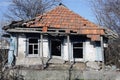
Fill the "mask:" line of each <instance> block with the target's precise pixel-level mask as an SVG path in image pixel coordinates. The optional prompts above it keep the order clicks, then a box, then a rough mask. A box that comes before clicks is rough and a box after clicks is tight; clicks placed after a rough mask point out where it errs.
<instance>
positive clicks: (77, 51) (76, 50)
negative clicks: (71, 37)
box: [73, 43, 83, 59]
mask: <svg viewBox="0 0 120 80" xmlns="http://www.w3.org/2000/svg"><path fill="white" fill-rule="evenodd" d="M73 58H75V59H80V58H83V43H73Z"/></svg>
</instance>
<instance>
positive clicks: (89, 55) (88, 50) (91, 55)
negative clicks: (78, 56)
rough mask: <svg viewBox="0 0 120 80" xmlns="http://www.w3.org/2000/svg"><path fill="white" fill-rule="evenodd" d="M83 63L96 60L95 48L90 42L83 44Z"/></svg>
mask: <svg viewBox="0 0 120 80" xmlns="http://www.w3.org/2000/svg"><path fill="white" fill-rule="evenodd" d="M84 52H85V56H84V60H85V61H95V60H96V48H95V46H94V43H92V42H90V41H86V42H85V51H84Z"/></svg>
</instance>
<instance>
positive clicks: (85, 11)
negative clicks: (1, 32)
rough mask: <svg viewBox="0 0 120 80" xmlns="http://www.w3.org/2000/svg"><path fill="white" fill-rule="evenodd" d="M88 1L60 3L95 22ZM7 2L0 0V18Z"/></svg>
mask: <svg viewBox="0 0 120 80" xmlns="http://www.w3.org/2000/svg"><path fill="white" fill-rule="evenodd" d="M89 1H90V0H63V2H62V3H63V4H64V5H65V6H66V7H68V8H69V9H70V10H72V11H74V12H75V13H78V14H79V15H80V16H82V17H84V18H86V19H88V20H90V21H92V22H95V16H94V15H93V13H92V10H91V7H90V5H89ZM9 4H11V3H10V0H0V20H2V19H4V17H3V14H4V13H5V12H7V7H8V5H9Z"/></svg>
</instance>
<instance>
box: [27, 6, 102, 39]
mask: <svg viewBox="0 0 120 80" xmlns="http://www.w3.org/2000/svg"><path fill="white" fill-rule="evenodd" d="M33 22H34V24H30V25H29V26H28V27H44V26H47V27H52V28H62V29H65V30H66V32H69V31H70V30H74V31H75V32H77V33H78V34H86V35H96V36H95V37H96V39H97V37H98V35H104V29H102V28H100V27H99V26H98V25H95V24H94V23H92V22H90V21H88V20H86V19H84V18H83V17H81V16H79V15H78V14H76V13H74V12H73V11H71V10H69V9H68V8H66V7H65V6H63V5H60V6H58V7H56V8H54V9H53V10H51V11H49V12H46V13H44V14H43V15H40V16H37V17H36V20H35V21H33ZM44 30H45V32H46V30H47V28H46V27H44V29H43V31H44ZM92 37H93V36H91V38H92ZM93 40H95V39H94V38H93Z"/></svg>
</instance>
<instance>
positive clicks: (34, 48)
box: [28, 38, 38, 54]
mask: <svg viewBox="0 0 120 80" xmlns="http://www.w3.org/2000/svg"><path fill="white" fill-rule="evenodd" d="M28 46H29V49H28V50H29V54H38V39H32V38H31V39H29V45H28Z"/></svg>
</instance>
